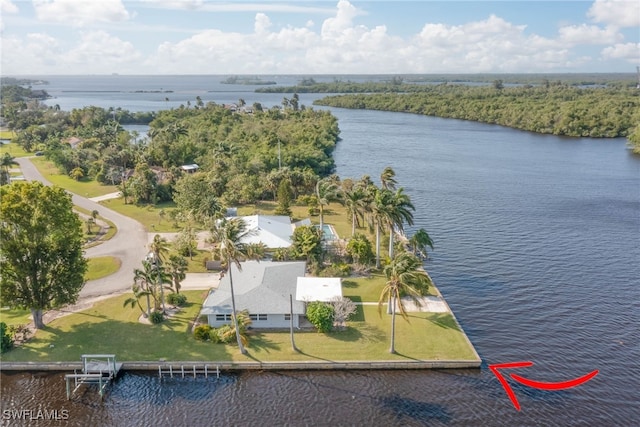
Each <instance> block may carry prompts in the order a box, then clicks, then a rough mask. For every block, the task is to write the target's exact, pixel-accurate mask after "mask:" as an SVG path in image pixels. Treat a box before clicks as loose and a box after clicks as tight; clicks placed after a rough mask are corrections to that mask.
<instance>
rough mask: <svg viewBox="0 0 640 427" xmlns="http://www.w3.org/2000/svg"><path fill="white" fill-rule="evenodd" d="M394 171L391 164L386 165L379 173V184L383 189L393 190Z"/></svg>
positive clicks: (394, 187)
mask: <svg viewBox="0 0 640 427" xmlns="http://www.w3.org/2000/svg"><path fill="white" fill-rule="evenodd" d="M395 177H396V172H395V171H394V170H393V169H392V168H391V166H387V167H386V168H384V170H383V171H382V174H380V184H381V185H382V188H383V189H385V190H395V189H396V184H397V183H398V181H396V178H395Z"/></svg>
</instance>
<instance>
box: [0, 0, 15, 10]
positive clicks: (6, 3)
mask: <svg viewBox="0 0 640 427" xmlns="http://www.w3.org/2000/svg"><path fill="white" fill-rule="evenodd" d="M0 12H2V13H18V6H16V5H15V4H13V3H12V2H11V0H0Z"/></svg>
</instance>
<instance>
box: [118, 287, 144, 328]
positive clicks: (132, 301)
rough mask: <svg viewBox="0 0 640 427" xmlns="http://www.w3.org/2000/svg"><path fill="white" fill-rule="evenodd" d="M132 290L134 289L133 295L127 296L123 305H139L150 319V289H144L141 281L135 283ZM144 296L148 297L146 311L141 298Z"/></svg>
mask: <svg viewBox="0 0 640 427" xmlns="http://www.w3.org/2000/svg"><path fill="white" fill-rule="evenodd" d="M131 290H132V291H133V296H132V297H130V298H127V299H126V300H125V301H124V303H123V304H122V306H123V307H126V306H128V305H129V306H131V308H133V307H135V306H136V305H137V306H138V308H139V309H140V311H141V312H142V314H143V315H144V316H145V317H146V318H147V319H148V318H149V291H147V290H146V289H144V288H143V287H142V286H141V285H140V284H139V283H134V284H133V286H131ZM143 296H146V297H147V311H146V312H145V311H144V308H143V307H142V304H140V298H141V297H143Z"/></svg>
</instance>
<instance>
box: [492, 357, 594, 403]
mask: <svg viewBox="0 0 640 427" xmlns="http://www.w3.org/2000/svg"><path fill="white" fill-rule="evenodd" d="M529 366H533V362H512V363H499V364H495V365H489V369H491V371H492V372H493V373H494V374H495V376H496V378H498V381H500V384H502V387H503V388H504V391H506V392H507V396H509V399H511V403H513V406H515V408H516V410H518V411H519V410H520V403H519V402H518V399H517V398H516V395H515V393H514V392H513V390H512V389H511V386H510V385H509V383H508V382H507V380H505V379H504V376H502V374H501V373H500V372H499V371H498V369H507V368H527V367H529ZM598 372H599V371H598V370H597V369H596V370H595V371H593V372H590V373H588V374H587V375H583V376H581V377H579V378H575V379H572V380H568V381H561V382H555V383H549V382H542V381H534V380H530V379H528V378H524V377H521V376H520V375H516V374H509V375H510V376H511V378H513V379H514V380H516V381H518V382H519V383H521V384H524V385H526V386H529V387H533V388H538V389H541V390H565V389H568V388H572V387H576V386H579V385H580V384H583V383H586V382H587V381H589V380H590V379H591V378H593V377H595V376H596V375H598Z"/></svg>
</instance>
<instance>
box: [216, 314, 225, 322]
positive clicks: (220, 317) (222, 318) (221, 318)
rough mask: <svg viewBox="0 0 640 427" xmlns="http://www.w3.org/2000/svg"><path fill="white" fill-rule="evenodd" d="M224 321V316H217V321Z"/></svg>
mask: <svg viewBox="0 0 640 427" xmlns="http://www.w3.org/2000/svg"><path fill="white" fill-rule="evenodd" d="M221 320H224V314H216V321H221Z"/></svg>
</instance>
